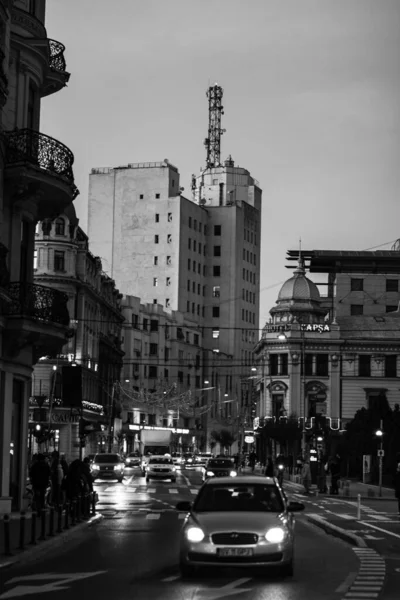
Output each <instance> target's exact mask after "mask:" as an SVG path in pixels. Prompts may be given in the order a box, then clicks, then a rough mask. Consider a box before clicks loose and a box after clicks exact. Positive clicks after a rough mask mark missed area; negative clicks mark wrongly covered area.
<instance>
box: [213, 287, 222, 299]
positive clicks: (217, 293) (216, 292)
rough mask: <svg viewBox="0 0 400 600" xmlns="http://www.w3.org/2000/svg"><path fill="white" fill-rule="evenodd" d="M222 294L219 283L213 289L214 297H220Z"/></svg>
mask: <svg viewBox="0 0 400 600" xmlns="http://www.w3.org/2000/svg"><path fill="white" fill-rule="evenodd" d="M220 294H221V287H220V286H219V285H214V286H213V291H212V295H213V298H219V297H220Z"/></svg>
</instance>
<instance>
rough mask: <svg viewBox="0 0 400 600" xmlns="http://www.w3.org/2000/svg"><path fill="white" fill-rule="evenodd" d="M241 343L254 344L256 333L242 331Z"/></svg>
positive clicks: (247, 330) (250, 330) (248, 330)
mask: <svg viewBox="0 0 400 600" xmlns="http://www.w3.org/2000/svg"><path fill="white" fill-rule="evenodd" d="M242 342H250V343H251V344H255V343H256V332H255V331H254V330H252V329H242Z"/></svg>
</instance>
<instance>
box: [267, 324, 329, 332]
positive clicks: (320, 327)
mask: <svg viewBox="0 0 400 600" xmlns="http://www.w3.org/2000/svg"><path fill="white" fill-rule="evenodd" d="M300 329H301V331H308V332H311V333H329V332H330V331H331V326H330V325H329V323H301V324H300ZM290 330H291V326H290V323H286V325H275V324H270V323H268V324H267V325H266V331H267V333H275V332H276V333H280V332H281V333H282V332H284V331H290Z"/></svg>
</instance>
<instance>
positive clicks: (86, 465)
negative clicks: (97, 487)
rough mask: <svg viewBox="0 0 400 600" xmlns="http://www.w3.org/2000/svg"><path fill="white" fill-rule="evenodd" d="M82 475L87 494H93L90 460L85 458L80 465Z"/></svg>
mask: <svg viewBox="0 0 400 600" xmlns="http://www.w3.org/2000/svg"><path fill="white" fill-rule="evenodd" d="M82 473H83V475H84V476H85V478H86V484H87V487H88V491H89V492H93V476H92V473H91V471H90V458H89V457H88V456H85V458H84V459H83V464H82Z"/></svg>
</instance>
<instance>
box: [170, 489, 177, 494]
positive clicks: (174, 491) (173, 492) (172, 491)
mask: <svg viewBox="0 0 400 600" xmlns="http://www.w3.org/2000/svg"><path fill="white" fill-rule="evenodd" d="M168 491H169V493H170V494H177V493H178V490H177V489H176V488H175V489H174V488H170V489H169V490H168Z"/></svg>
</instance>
